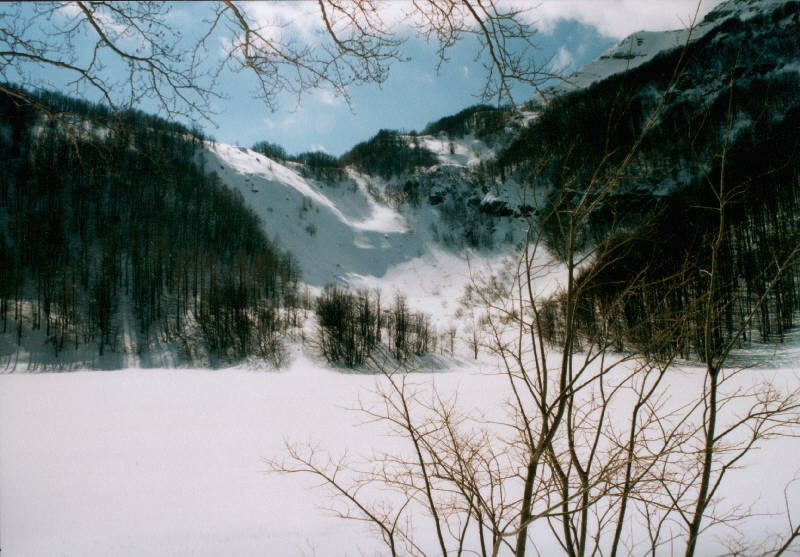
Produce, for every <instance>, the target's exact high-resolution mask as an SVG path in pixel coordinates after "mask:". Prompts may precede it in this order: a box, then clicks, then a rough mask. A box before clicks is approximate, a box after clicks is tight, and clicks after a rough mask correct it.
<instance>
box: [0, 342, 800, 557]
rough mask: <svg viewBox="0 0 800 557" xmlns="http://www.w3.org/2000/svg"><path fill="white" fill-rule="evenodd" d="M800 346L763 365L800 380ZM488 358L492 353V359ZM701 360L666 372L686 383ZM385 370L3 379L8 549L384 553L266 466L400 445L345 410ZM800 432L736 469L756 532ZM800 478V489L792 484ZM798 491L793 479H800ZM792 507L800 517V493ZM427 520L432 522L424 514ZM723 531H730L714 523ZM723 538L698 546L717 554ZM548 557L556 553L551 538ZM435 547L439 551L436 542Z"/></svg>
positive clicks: (487, 403) (480, 403) (452, 383)
mask: <svg viewBox="0 0 800 557" xmlns="http://www.w3.org/2000/svg"><path fill="white" fill-rule="evenodd" d="M798 355H800V343H795V344H793V345H792V347H786V348H782V349H781V351H780V353H779V354H777V356H778V357H777V358H775V362H776V366H778V367H767V368H764V369H761V370H754V373H760V374H765V375H767V376H769V377H772V378H778V379H779V380H780V381H781V382H787V383H789V384H792V385H796V386H800V370H799V369H798V365H797V362H798ZM453 366H454V368H453V369H451V370H449V371H447V372H440V373H432V374H419V375H416V376H415V378H414V379H415V381H417V382H419V384H420V385H421V386H422V387H423V388H429V387H430V386H431V385H436V386H437V388H438V389H440V390H441V391H442V392H445V393H452V392H454V391H456V390H458V391H459V404H460V405H461V406H462V407H463V408H466V409H470V408H473V409H475V408H483V409H492V408H498V407H499V406H500V404H499V403H500V402H501V401H502V400H503V399H504V397H505V396H506V392H505V389H504V385H505V383H504V380H503V378H502V377H498V376H496V375H488V374H483V373H481V372H480V371H479V367H478V365H477V364H473V363H472V362H454V363H453ZM481 367H484V368H486V369H488V368H489V366H488V362H484V365H483V366H481ZM698 375H699V371H698V370H693V369H691V368H686V369H684V370H682V371H681V370H678V371H676V373H674V374H673V376H672V377H671V378H670V381H671V382H672V383H673V385H672V388H673V389H674V391H675V392H679V390H680V389H681V388H683V387H684V386H686V385H689V384H693V383H695V382H696V378H697V376H698ZM380 381H381V379H380V378H378V377H375V376H367V375H357V374H344V373H338V372H335V371H333V370H330V369H326V368H323V367H321V366H320V365H319V364H317V363H315V362H312V361H310V360H309V359H308V358H307V357H305V356H304V355H303V354H302V353H299V351H298V352H297V353H296V354H294V358H293V360H292V363H291V364H290V367H289V368H288V369H285V370H282V371H279V372H274V371H263V370H253V369H244V368H238V369H229V370H221V371H207V370H176V369H171V370H138V369H128V370H121V371H114V372H75V373H61V374H59V373H41V374H27V373H26V374H7V375H2V376H0V547H1V548H2V551H3V553H2V554H3V555H4V556H5V555H8V556H10V557H25V556H39V555H40V556H52V555H66V556H82V557H87V556H108V555H114V556H126V555H130V556H136V557H142V556H148V555H152V556H161V555H172V556H183V555H209V556H211V555H215V556H216V555H237V556H246V555H276V556H290V555H309V556H310V555H319V556H339V555H351V556H356V555H381V554H384V553H385V552H384V551H383V548H382V547H381V545H380V542H379V541H378V540H377V538H376V536H375V534H374V532H372V531H369V530H368V529H367V527H366V526H364V525H363V524H361V523H357V522H352V521H351V522H345V521H342V520H340V519H337V518H334V517H333V516H331V514H330V513H329V512H327V511H325V510H324V509H321V508H320V507H324V506H326V505H327V506H329V505H330V504H331V500H330V499H327V498H326V497H327V495H326V494H325V493H326V492H325V491H324V490H320V489H315V488H313V486H314V482H313V481H311V479H310V478H305V477H300V476H296V475H293V476H285V475H276V474H273V473H268V472H267V471H266V468H267V467H266V464H265V462H264V460H265V459H267V458H276V457H280V456H281V455H282V454H284V452H285V448H284V440H290V441H295V442H305V441H308V440H312V441H319V442H320V446H321V447H324V448H326V449H330V450H331V452H332V453H333V454H339V453H341V452H342V451H344V450H345V449H349V450H350V451H351V453H353V454H354V455H359V456H364V457H365V458H369V455H370V454H374V453H375V452H380V451H381V450H397V449H398V447H399V443H400V441H399V440H398V439H397V438H394V437H392V436H388V435H386V433H387V432H386V429H385V427H384V426H383V425H380V424H374V423H372V424H366V423H364V421H365V420H364V419H363V416H361V415H359V414H358V413H356V412H353V411H351V410H349V409H348V408H351V407H352V406H354V405H355V404H356V403H357V401H358V400H359V398H360V399H361V400H362V401H366V402H367V403H369V402H372V401H374V400H375V396H376V395H375V393H374V388H375V386H376V383H378V382H380ZM798 445H799V443H798V441H797V439H788V440H775V441H772V442H770V443H769V444H767V445H766V446H765V448H764V449H762V450H759V451H756V452H754V453H751V455H750V459H749V462H747V463H745V468H744V469H743V470H741V471H737V472H736V474H735V475H734V476H731V477H730V482H729V483H728V486H729V489H728V490H727V491H726V492H725V495H726V497H727V498H728V501H729V502H730V503H731V504H734V503H741V504H751V503H754V504H755V506H754V507H753V511H754V512H760V511H771V512H775V513H783V514H777V515H775V516H763V517H760V518H756V519H754V520H751V521H749V522H748V523H747V530H746V531H743V532H742V534H743V535H744V536H745V537H747V538H751V539H753V540H755V541H757V540H758V539H760V538H762V537H764V536H766V535H768V534H769V533H770V532H775V531H785V530H786V524H785V522H786V517H785V506H784V493H783V490H784V487H785V485H786V483H787V482H789V481H790V480H791V479H792V477H793V476H796V475H797V474H799V473H800V471H799V470H798V469H799V468H800V464H798V461H797V455H798V454H800V452H799V451H798V448H800V447H799V446H798ZM795 485H796V484H795ZM796 491H797V490H796ZM789 504H790V505H791V507H792V510H794V511H795V515H794V516H795V518H796V516H797V513H798V512H800V492H796V493H794V497H793V498H790V500H789ZM420 522H423V520H420ZM716 534H719V535H727V534H731V532H729V531H717V532H716ZM718 542H719V540H718V539H717V538H715V533H709V534H708V535H707V536H706V538H705V539H704V543H705V545H703V544H701V552H700V553H701V554H702V555H712V554H719V553H720V550H721V547H720V545H719V544H718ZM539 549H540V550H541V551H543V554H549V555H553V554H558V553H557V552H556V553H552V551H555V550H556V548H547V547H540V548H539ZM434 553H435V552H434Z"/></svg>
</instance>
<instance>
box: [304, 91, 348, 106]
mask: <svg viewBox="0 0 800 557" xmlns="http://www.w3.org/2000/svg"><path fill="white" fill-rule="evenodd" d="M311 97H312V98H314V99H316V100H317V101H319V102H320V103H322V104H325V105H328V106H339V105H341V104H343V103H344V99H342V97H341V96H339V95H337V94H336V91H332V90H330V89H314V90H313V91H312V92H311Z"/></svg>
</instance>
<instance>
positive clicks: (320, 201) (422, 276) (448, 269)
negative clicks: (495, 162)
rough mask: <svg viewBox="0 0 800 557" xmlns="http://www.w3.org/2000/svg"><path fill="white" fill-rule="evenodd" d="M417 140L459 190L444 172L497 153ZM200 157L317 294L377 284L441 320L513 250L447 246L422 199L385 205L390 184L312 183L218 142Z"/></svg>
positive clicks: (352, 177) (351, 175)
mask: <svg viewBox="0 0 800 557" xmlns="http://www.w3.org/2000/svg"><path fill="white" fill-rule="evenodd" d="M419 140H420V143H421V144H423V145H424V146H425V147H427V148H429V149H430V150H431V151H433V152H434V153H436V155H437V156H438V157H439V159H440V161H441V165H439V166H438V167H436V168H433V169H430V170H429V172H428V173H429V174H431V175H433V176H434V178H433V179H437V178H436V177H440V176H442V175H447V176H448V177H449V180H444V179H441V180H439V181H440V182H441V183H443V184H444V185H447V186H448V187H458V185H459V180H460V179H461V175H460V174H458V172H456V173H455V174H453V173H452V172H448V169H451V170H453V169H455V170H456V171H457V170H458V169H465V168H467V167H469V166H470V165H473V164H475V163H476V162H478V161H479V160H481V158H482V157H486V156H489V155H490V154H492V151H491V149H489V148H488V147H486V146H485V145H484V144H483V143H482V142H480V141H479V140H476V139H474V138H464V139H460V140H452V141H451V140H445V139H442V138H437V137H433V136H420V139H419ZM204 159H205V161H204V164H205V168H206V169H207V171H208V172H215V173H216V174H217V175H218V176H219V177H220V179H221V180H222V182H223V183H224V184H226V185H228V186H229V187H231V188H233V189H235V190H237V191H239V192H241V194H242V196H243V197H244V200H245V202H246V203H247V205H248V206H250V207H251V208H252V209H253V210H254V211H255V212H256V214H257V215H258V216H259V217H260V218H261V221H262V223H263V225H264V228H265V230H266V232H267V234H268V235H269V236H270V237H272V238H274V239H275V240H277V241H278V243H279V245H280V246H281V248H282V249H285V250H287V251H289V252H290V253H292V254H293V255H294V256H295V258H296V259H297V261H298V263H299V265H300V269H301V271H302V280H303V282H305V283H307V284H309V285H311V286H312V287H315V288H321V287H322V286H324V285H326V284H329V283H339V284H346V285H348V286H350V287H352V288H381V289H382V290H383V291H384V293H385V294H386V295H388V296H391V295H393V294H394V292H400V293H402V294H404V295H405V296H406V297H407V298H408V302H409V304H410V305H411V307H412V308H414V309H417V310H424V311H426V312H428V313H430V314H432V315H433V317H434V320H435V322H437V323H444V322H445V321H446V320H447V319H449V318H450V316H451V315H452V314H453V312H454V311H455V309H456V308H457V305H458V304H457V300H458V298H459V297H460V296H461V294H462V293H463V289H464V287H465V286H466V284H467V283H468V282H469V280H470V273H471V272H473V271H485V270H486V269H487V268H494V267H496V266H497V265H501V264H502V262H503V260H504V259H505V258H506V257H507V256H508V255H509V254H510V253H511V251H512V250H513V245H512V244H511V243H507V242H505V243H504V242H499V245H498V248H497V249H495V250H489V251H486V250H483V251H470V250H466V251H465V250H461V249H458V250H456V249H452V248H448V247H446V246H444V245H443V244H442V243H441V242H439V241H437V238H436V235H437V234H438V233H435V232H434V231H435V230H436V229H437V227H438V226H439V224H438V223H439V221H440V217H439V209H438V208H437V207H435V206H433V205H431V204H429V203H427V202H422V203H420V204H419V206H417V207H412V206H410V205H408V204H403V205H402V206H401V207H400V208H393V207H391V206H390V205H389V204H388V203H387V202H386V201H385V200H384V199H382V192H384V191H385V188H386V186H387V183H386V180H383V179H381V178H378V177H373V176H367V175H363V174H360V173H358V172H356V171H355V170H353V169H348V171H347V172H348V179H346V180H343V181H338V182H330V181H324V180H315V179H312V178H307V177H304V176H302V175H301V174H300V172H299V170H298V168H297V167H296V166H295V167H292V165H291V163H287V164H281V163H279V162H277V161H273V160H271V159H269V158H268V157H266V156H264V155H262V154H260V153H257V152H255V151H253V150H251V149H246V148H243V147H236V146H232V145H226V144H222V143H214V142H207V144H206V150H205V151H204ZM453 176H455V177H453ZM515 228H518V225H516V226H515V224H514V223H512V222H506V223H503V224H501V225H500V226H499V227H498V230H497V231H496V232H495V235H496V236H497V237H498V239H504V238H506V237H507V233H508V232H509V231H510V230H513V229H515ZM513 235H514V234H513V233H512V236H513Z"/></svg>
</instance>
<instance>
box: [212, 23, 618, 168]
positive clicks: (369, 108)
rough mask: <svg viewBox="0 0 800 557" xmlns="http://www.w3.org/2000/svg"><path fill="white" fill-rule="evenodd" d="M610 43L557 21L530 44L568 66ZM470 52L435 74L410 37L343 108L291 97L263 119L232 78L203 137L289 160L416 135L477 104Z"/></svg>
mask: <svg viewBox="0 0 800 557" xmlns="http://www.w3.org/2000/svg"><path fill="white" fill-rule="evenodd" d="M616 42H617V40H616V39H614V38H612V37H606V36H603V35H601V34H600V33H599V32H598V31H597V29H596V28H594V27H591V26H588V25H584V24H580V23H578V22H576V21H560V22H558V23H557V25H556V27H555V28H554V29H553V30H552V32H551V33H547V34H545V33H539V34H538V36H537V40H536V44H537V46H538V47H539V48H540V50H539V51H538V54H539V55H541V57H542V59H543V60H547V59H549V58H551V57H553V56H556V57H558V56H559V55H560V56H561V59H562V61H572V63H571V65H572V66H575V65H581V64H583V63H585V62H588V61H590V60H592V59H593V58H595V57H596V56H597V55H599V54H600V53H601V52H602V51H603V50H605V49H606V48H608V47H610V46H611V45H613V44H614V43H616ZM476 51H477V45H476V44H475V41H474V40H472V39H465V40H463V41H461V42H460V43H458V44H457V45H456V46H455V47H454V48H453V49H452V50H451V51H450V53H449V59H450V61H449V63H447V64H445V65H444V66H443V67H441V68H440V70H439V72H438V74H437V73H436V67H435V55H436V52H435V48H434V46H433V45H429V44H427V43H426V42H425V41H424V40H422V39H419V38H410V39H409V40H408V42H407V43H406V45H405V47H404V52H403V53H404V55H405V56H407V57H409V58H410V61H408V62H404V63H395V64H394V66H393V67H392V72H391V74H390V76H389V79H388V80H387V81H386V82H385V83H384V84H383V85H382V86H381V87H378V86H376V85H366V86H359V87H355V88H353V89H352V90H351V95H352V103H351V104H352V106H351V107H348V106H347V104H346V103H345V102H344V100H343V99H340V98H336V97H335V96H334V95H332V94H331V93H330V92H320V91H315V92H311V93H309V94H308V95H306V96H305V97H304V98H303V99H302V102H301V104H300V105H299V106H297V102H296V99H295V98H293V97H290V96H286V97H285V98H284V100H283V102H282V103H281V106H280V110H278V111H276V112H270V111H269V110H268V109H267V108H265V107H264V106H263V104H261V103H260V102H259V101H258V100H255V99H253V98H252V96H251V95H250V94H249V92H250V91H251V90H252V89H253V85H252V82H250V84H248V82H249V81H250V80H249V79H248V77H247V76H245V75H239V76H237V80H236V81H234V80H229V81H227V83H228V86H227V87H226V91H225V93H226V95H227V96H228V97H229V98H228V100H227V101H225V102H221V103H219V105H218V106H219V110H220V114H219V115H218V117H217V118H216V119H215V120H216V123H217V125H218V126H219V127H218V128H216V129H213V128H212V127H210V126H209V127H208V130H209V132H210V133H211V134H212V135H213V136H214V137H215V138H216V139H218V140H219V141H224V142H226V143H235V142H237V141H238V142H239V144H240V145H243V146H249V145H252V144H253V143H254V142H256V141H259V140H266V141H270V142H273V143H278V144H280V145H282V146H283V147H284V148H285V149H286V150H287V151H289V152H290V153H298V152H301V151H308V150H316V149H322V150H325V151H327V152H329V153H331V154H334V155H340V154H342V153H343V152H345V151H347V150H348V149H349V148H350V147H352V146H353V145H355V144H356V143H358V142H359V141H364V140H366V139H368V138H369V137H371V136H372V135H374V134H375V133H376V132H377V131H378V130H379V129H381V128H389V129H398V130H406V131H410V130H418V131H420V130H422V128H424V127H425V125H426V124H427V123H428V122H431V121H433V120H437V119H439V118H441V117H443V116H447V115H450V114H454V113H456V112H458V111H459V110H462V109H463V108H466V107H468V106H471V105H474V104H476V103H478V102H480V98H479V97H478V96H479V95H480V93H481V91H482V86H483V82H484V78H485V75H484V73H483V68H482V66H481V63H480V61H477V62H476V61H475V53H476ZM531 95H532V91H531V90H530V88H528V87H523V86H519V87H517V88H516V89H515V97H516V99H515V100H517V101H518V102H521V101H525V100H527V99H528V98H530V97H531Z"/></svg>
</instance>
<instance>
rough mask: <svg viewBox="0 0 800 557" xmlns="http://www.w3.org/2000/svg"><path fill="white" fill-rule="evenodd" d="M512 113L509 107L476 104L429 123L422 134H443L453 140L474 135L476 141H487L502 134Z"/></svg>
mask: <svg viewBox="0 0 800 557" xmlns="http://www.w3.org/2000/svg"><path fill="white" fill-rule="evenodd" d="M512 114H513V111H512V110H511V109H510V108H509V107H500V108H498V107H495V106H490V105H486V104H476V105H474V106H470V107H468V108H465V109H464V110H462V111H460V112H457V113H456V114H453V115H452V116H445V117H444V118H440V119H439V120H436V121H435V122H431V123H430V124H428V125H427V126H425V129H424V130H422V133H424V134H429V135H435V134H445V135H447V137H449V138H451V139H454V138H459V137H464V136H465V135H469V134H475V137H477V138H478V139H483V140H489V139H491V138H493V137H495V136H497V135H499V134H501V133H502V132H503V129H504V128H505V126H506V124H507V123H508V120H509V119H510V118H511V116H512Z"/></svg>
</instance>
